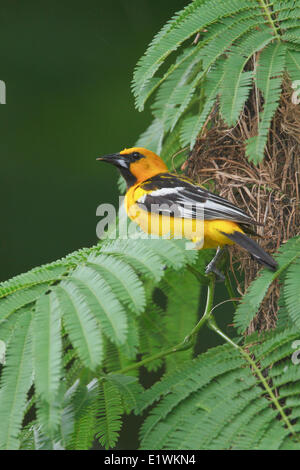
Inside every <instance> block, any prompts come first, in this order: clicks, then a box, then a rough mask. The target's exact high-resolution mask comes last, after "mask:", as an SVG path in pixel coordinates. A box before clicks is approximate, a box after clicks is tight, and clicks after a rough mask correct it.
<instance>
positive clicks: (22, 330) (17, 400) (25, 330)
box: [0, 312, 32, 450]
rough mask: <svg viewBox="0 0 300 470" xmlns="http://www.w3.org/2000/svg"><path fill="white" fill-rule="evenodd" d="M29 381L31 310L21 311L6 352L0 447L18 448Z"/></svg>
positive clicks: (0, 420) (0, 398)
mask: <svg viewBox="0 0 300 470" xmlns="http://www.w3.org/2000/svg"><path fill="white" fill-rule="evenodd" d="M31 383H32V326H31V312H27V313H25V314H23V315H22V316H21V317H20V319H19V322H18V328H17V329H16V331H15V333H14V337H13V338H12V340H11V341H10V343H9V346H8V349H7V353H6V364H5V366H4V370H3V374H2V378H1V389H0V422H1V426H0V448H1V449H7V450H14V449H18V447H19V437H18V435H19V431H20V428H21V423H22V419H23V415H24V410H25V405H26V397H27V392H28V390H29V388H30V386H31Z"/></svg>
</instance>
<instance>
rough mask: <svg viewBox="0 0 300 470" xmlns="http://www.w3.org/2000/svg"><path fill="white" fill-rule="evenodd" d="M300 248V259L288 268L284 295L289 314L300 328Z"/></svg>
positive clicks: (299, 256) (299, 257)
mask: <svg viewBox="0 0 300 470" xmlns="http://www.w3.org/2000/svg"><path fill="white" fill-rule="evenodd" d="M299 279H300V248H299V255H298V258H297V259H296V260H295V261H294V262H293V263H292V264H291V265H290V266H289V267H288V269H287V272H286V278H285V281H284V288H283V295H284V300H285V306H286V309H287V311H288V314H289V316H290V318H291V319H292V321H293V322H294V324H295V325H296V326H297V327H298V328H300V288H299Z"/></svg>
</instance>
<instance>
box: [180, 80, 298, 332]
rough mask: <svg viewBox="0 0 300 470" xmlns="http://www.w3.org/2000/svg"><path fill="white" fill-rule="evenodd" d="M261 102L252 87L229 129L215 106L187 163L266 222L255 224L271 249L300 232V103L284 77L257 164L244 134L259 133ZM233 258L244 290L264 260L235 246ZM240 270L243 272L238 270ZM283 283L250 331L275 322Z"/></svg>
mask: <svg viewBox="0 0 300 470" xmlns="http://www.w3.org/2000/svg"><path fill="white" fill-rule="evenodd" d="M262 107H263V99H262V97H261V95H260V94H259V92H258V91H257V89H255V88H253V90H252V92H251V95H250V97H249V99H248V101H247V105H246V106H245V109H244V111H243V114H242V115H241V117H240V120H239V122H238V124H237V125H236V126H235V127H234V128H231V129H228V128H226V126H225V125H224V122H223V121H222V119H221V118H220V115H219V113H218V110H217V108H216V107H215V108H214V110H213V111H212V113H211V115H210V118H209V120H208V121H207V122H208V123H209V124H208V125H207V127H205V128H204V129H203V131H202V134H201V136H200V137H199V138H198V140H197V142H196V144H195V147H194V149H193V152H192V154H191V156H190V157H189V159H188V161H187V162H186V165H185V168H186V170H187V173H188V175H189V176H190V177H192V178H193V179H194V180H196V181H198V182H199V183H201V184H205V185H206V187H207V188H208V189H210V190H211V191H213V192H216V193H218V194H220V195H221V196H223V197H225V198H226V199H228V200H230V201H231V202H233V203H234V204H236V205H237V206H238V207H240V208H241V209H243V210H244V211H245V212H247V213H248V214H250V215H251V216H252V217H253V218H254V219H255V220H257V221H258V222H261V223H263V224H264V226H263V227H257V234H258V235H259V236H260V237H261V238H259V239H258V240H257V241H258V242H259V244H260V245H261V246H262V247H263V249H264V250H265V251H267V252H268V253H270V254H272V253H273V252H275V251H276V250H277V249H278V247H279V246H280V245H281V244H282V243H285V242H286V241H287V240H288V239H289V238H291V237H293V236H295V235H297V234H299V233H300V230H299V222H300V215H299V178H300V172H299V170H300V161H299V156H300V105H299V104H297V102H295V99H294V96H293V90H292V88H291V86H290V83H289V82H288V80H285V81H284V84H283V91H282V95H281V99H280V103H279V106H278V109H277V112H276V114H275V117H274V118H273V121H272V124H271V128H270V132H269V136H268V142H267V146H266V149H265V158H264V160H263V161H262V162H261V163H260V164H259V165H257V166H255V165H253V164H252V163H249V161H248V159H247V157H246V156H245V140H246V139H248V138H250V137H252V136H254V135H256V134H257V125H258V120H259V112H260V111H261V110H262ZM209 126H210V128H208V127H209ZM230 259H231V268H232V269H231V270H232V273H233V275H234V276H235V278H236V284H237V289H238V291H239V293H240V295H241V296H242V295H243V294H244V293H245V291H246V289H247V287H248V285H249V284H250V283H251V281H252V280H253V279H254V278H255V277H256V275H257V272H258V271H259V270H260V266H259V265H257V263H255V262H254V261H253V260H251V258H250V256H249V255H248V253H247V252H245V251H242V250H241V249H239V248H238V247H236V246H235V247H233V248H231V249H230ZM237 272H240V273H239V275H238V276H237V275H236V273H237ZM241 279H243V281H241ZM279 288H280V286H279V282H275V283H273V284H272V286H271V288H270V289H269V292H268V294H267V296H266V298H265V300H264V302H263V304H262V306H261V308H260V311H259V313H258V314H257V316H256V317H255V319H254V320H253V322H252V324H251V326H250V328H249V330H248V333H252V332H253V331H254V330H255V331H262V330H268V329H271V328H273V327H274V326H275V323H276V318H277V310H278V297H279Z"/></svg>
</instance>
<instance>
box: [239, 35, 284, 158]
mask: <svg viewBox="0 0 300 470" xmlns="http://www.w3.org/2000/svg"><path fill="white" fill-rule="evenodd" d="M285 54H286V47H285V45H284V44H282V43H280V42H277V43H272V44H269V45H268V46H267V47H266V48H265V49H264V50H263V51H262V53H261V54H260V57H259V62H258V66H257V74H256V82H257V86H258V88H259V89H260V90H261V92H262V94H263V97H264V108H263V111H262V113H261V115H260V121H259V125H258V135H257V136H255V137H250V139H248V140H247V147H246V154H247V157H248V159H249V161H253V162H254V163H255V164H257V163H258V162H260V161H261V160H262V159H263V157H264V149H265V145H266V142H267V137H268V133H269V127H270V123H271V120H272V118H273V116H274V114H275V111H276V109H277V106H278V102H279V98H280V94H281V82H282V74H283V70H284V66H285Z"/></svg>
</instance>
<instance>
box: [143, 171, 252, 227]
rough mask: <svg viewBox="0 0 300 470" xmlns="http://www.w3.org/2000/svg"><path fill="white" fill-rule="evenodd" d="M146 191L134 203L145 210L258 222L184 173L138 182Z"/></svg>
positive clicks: (195, 216) (163, 174)
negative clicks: (183, 174)
mask: <svg viewBox="0 0 300 470" xmlns="http://www.w3.org/2000/svg"><path fill="white" fill-rule="evenodd" d="M140 188H141V189H143V190H144V191H146V193H145V194H144V195H143V196H142V197H140V198H139V199H138V200H137V201H136V203H137V204H138V205H139V206H140V207H142V208H144V209H146V210H147V211H149V212H154V213H159V214H162V215H171V216H175V217H181V218H192V219H195V218H196V219H197V218H203V216H204V220H212V219H223V220H232V221H234V222H239V223H243V224H251V225H253V224H254V225H260V224H259V223H258V222H256V221H255V220H253V219H252V218H251V217H250V216H249V215H247V214H246V213H245V212H244V211H242V210H241V209H239V208H238V207H236V206H234V205H233V204H232V203H231V202H229V201H227V200H226V199H224V198H222V197H220V196H217V195H216V194H213V193H211V192H210V191H207V190H206V189H204V188H202V187H201V186H198V185H197V184H195V183H193V181H192V180H190V179H189V178H186V177H178V176H176V175H173V174H171V173H160V174H159V175H156V176H154V177H152V178H149V179H148V180H146V181H145V182H144V183H142V184H141V185H140Z"/></svg>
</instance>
